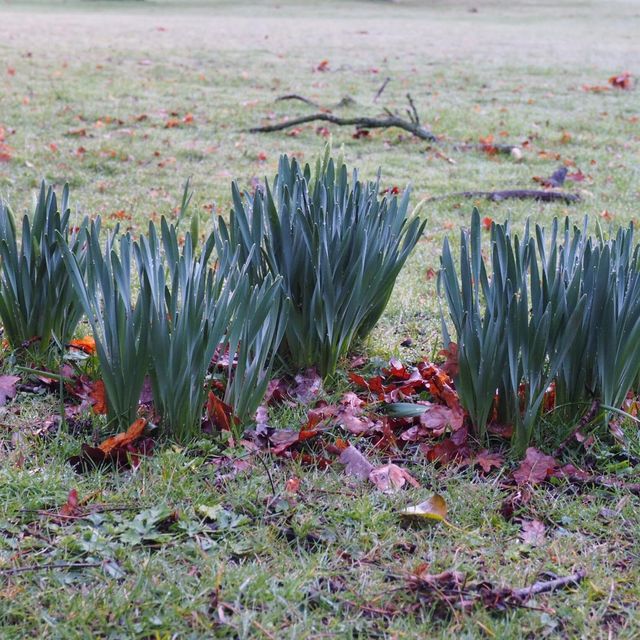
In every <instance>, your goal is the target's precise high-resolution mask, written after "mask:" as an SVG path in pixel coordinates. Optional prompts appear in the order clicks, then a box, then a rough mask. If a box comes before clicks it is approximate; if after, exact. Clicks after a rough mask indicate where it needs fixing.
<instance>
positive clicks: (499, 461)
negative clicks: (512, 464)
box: [473, 449, 504, 473]
mask: <svg viewBox="0 0 640 640" xmlns="http://www.w3.org/2000/svg"><path fill="white" fill-rule="evenodd" d="M473 464H474V465H475V466H479V467H482V470H483V471H484V472H485V473H489V471H491V469H493V468H495V469H499V468H500V467H502V465H503V464H504V456H503V455H502V454H500V453H496V452H491V451H487V450H486V449H483V450H482V451H478V453H477V454H476V457H475V458H474V460H473Z"/></svg>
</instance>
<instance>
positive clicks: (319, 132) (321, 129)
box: [316, 127, 331, 138]
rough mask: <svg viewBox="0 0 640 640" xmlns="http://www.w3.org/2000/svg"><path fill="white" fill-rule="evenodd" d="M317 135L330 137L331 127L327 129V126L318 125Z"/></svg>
mask: <svg viewBox="0 0 640 640" xmlns="http://www.w3.org/2000/svg"><path fill="white" fill-rule="evenodd" d="M316 135H318V136H322V137H323V138H328V137H329V136H330V135H331V132H330V131H329V129H327V127H317V128H316Z"/></svg>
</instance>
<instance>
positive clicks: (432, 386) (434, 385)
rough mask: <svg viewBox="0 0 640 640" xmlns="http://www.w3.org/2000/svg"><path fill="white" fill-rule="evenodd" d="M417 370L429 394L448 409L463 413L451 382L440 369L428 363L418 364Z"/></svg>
mask: <svg viewBox="0 0 640 640" xmlns="http://www.w3.org/2000/svg"><path fill="white" fill-rule="evenodd" d="M418 370H419V371H420V374H421V375H422V378H423V379H424V380H425V382H426V385H425V386H426V387H427V390H428V391H429V393H430V394H431V395H432V396H433V397H434V398H436V399H438V400H440V401H442V402H444V404H446V405H447V406H448V407H449V408H450V409H452V410H454V411H456V412H460V413H463V410H462V407H461V405H460V399H459V398H458V394H457V392H456V390H455V388H454V384H453V380H452V379H451V377H450V376H449V375H447V374H446V373H445V372H444V371H443V370H442V369H440V368H439V367H437V366H436V365H434V364H432V363H429V362H421V363H420V364H418Z"/></svg>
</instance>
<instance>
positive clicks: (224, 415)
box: [207, 391, 233, 431]
mask: <svg viewBox="0 0 640 640" xmlns="http://www.w3.org/2000/svg"><path fill="white" fill-rule="evenodd" d="M232 413H233V410H232V409H231V407H230V406H229V405H228V404H225V403H224V402H222V400H220V399H219V398H218V397H217V396H216V395H215V393H213V391H209V396H208V397H207V415H208V416H209V419H210V420H211V422H213V424H214V425H216V426H217V427H218V429H220V431H231V420H232Z"/></svg>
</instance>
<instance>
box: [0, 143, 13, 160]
mask: <svg viewBox="0 0 640 640" xmlns="http://www.w3.org/2000/svg"><path fill="white" fill-rule="evenodd" d="M12 159H13V149H12V148H11V147H10V146H9V145H8V144H4V142H0V162H10V161H11V160H12Z"/></svg>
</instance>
